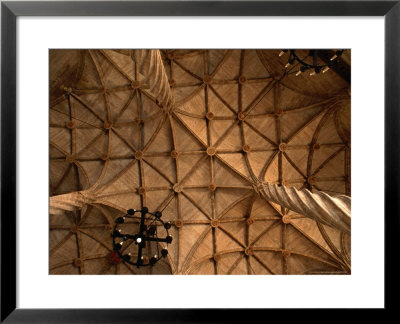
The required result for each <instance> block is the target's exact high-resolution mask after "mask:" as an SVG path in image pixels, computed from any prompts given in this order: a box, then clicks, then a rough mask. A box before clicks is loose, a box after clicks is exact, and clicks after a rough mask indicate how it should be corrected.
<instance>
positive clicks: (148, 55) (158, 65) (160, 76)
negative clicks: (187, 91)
mask: <svg viewBox="0 0 400 324" xmlns="http://www.w3.org/2000/svg"><path fill="white" fill-rule="evenodd" d="M133 59H134V60H135V61H136V63H137V66H138V67H139V71H140V73H141V74H143V75H144V76H145V77H146V79H147V80H148V81H149V84H150V91H151V92H152V93H153V94H154V95H155V96H156V99H157V101H158V102H159V104H160V105H161V106H162V107H164V108H165V109H167V110H171V109H172V107H173V105H174V98H173V95H172V91H171V88H170V85H169V81H168V77H167V74H166V72H165V69H164V64H163V61H162V59H161V53H160V51H159V50H135V51H134V57H133Z"/></svg>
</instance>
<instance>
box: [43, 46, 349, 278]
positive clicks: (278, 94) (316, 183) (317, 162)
mask: <svg viewBox="0 0 400 324" xmlns="http://www.w3.org/2000/svg"><path fill="white" fill-rule="evenodd" d="M300 52H301V51H300ZM278 53H279V51H275V50H161V51H158V50H147V51H146V50H79V51H74V50H70V51H68V50H52V51H50V101H51V103H50V195H51V201H52V202H51V204H50V273H54V274H56V273H63V274H65V273H69V274H78V273H82V274H86V273H98V274H109V273H116V274H125V273H127V274H133V273H139V274H142V273H148V274H150V273H152V274H159V273H163V274H167V273H173V274H322V273H327V274H328V273H329V274H331V273H336V274H345V273H350V236H349V232H347V233H346V231H343V230H339V229H338V228H337V227H335V226H334V224H333V223H330V222H329V221H328V222H324V223H321V222H320V220H317V221H316V220H315V218H313V217H311V216H310V215H308V214H299V213H296V212H294V211H292V210H289V209H287V208H285V207H283V206H282V205H280V204H277V203H276V202H272V201H271V200H268V199H266V197H265V195H263V194H260V191H259V189H258V188H259V184H260V183H262V182H265V183H269V184H271V185H278V186H282V187H287V188H289V187H294V188H297V189H299V190H303V189H307V190H309V191H310V192H323V193H325V194H328V195H329V196H332V197H333V196H339V197H340V196H344V195H345V196H347V197H350V195H351V194H350V185H351V181H350V91H349V84H348V83H347V81H346V80H344V79H342V78H341V77H340V76H339V75H337V74H336V73H335V72H334V71H329V72H327V73H325V74H321V75H318V76H315V77H311V76H309V75H300V76H298V77H296V76H295V75H294V74H293V73H288V74H287V73H284V71H285V69H284V65H285V64H286V62H285V58H283V57H279V56H278ZM346 55H349V54H346ZM346 199H347V198H346ZM140 206H147V207H148V208H149V209H150V210H154V211H155V210H162V211H163V219H164V221H171V222H172V223H173V224H174V226H173V228H172V229H171V234H172V236H173V237H174V241H173V242H172V246H170V248H169V251H170V253H169V257H168V258H167V259H164V261H163V262H161V263H160V264H157V266H155V267H154V268H150V269H145V270H142V269H139V270H138V269H136V268H135V269H134V268H132V267H130V266H129V265H126V264H125V263H117V264H115V263H113V262H112V260H110V252H111V250H112V240H111V230H112V227H113V224H114V219H115V218H116V217H119V216H120V215H121V214H122V213H124V212H125V211H126V209H129V208H140Z"/></svg>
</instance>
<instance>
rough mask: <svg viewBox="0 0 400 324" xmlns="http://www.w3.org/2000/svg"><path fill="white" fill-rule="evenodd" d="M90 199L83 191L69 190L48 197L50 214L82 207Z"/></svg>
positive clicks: (59, 213)
mask: <svg viewBox="0 0 400 324" xmlns="http://www.w3.org/2000/svg"><path fill="white" fill-rule="evenodd" d="M90 202H92V199H91V198H90V197H89V196H87V195H86V194H85V192H83V191H75V192H70V193H67V194H64V195H57V196H52V197H50V215H62V214H63V213H64V212H65V211H74V210H75V209H79V208H83V206H84V205H85V204H87V203H90Z"/></svg>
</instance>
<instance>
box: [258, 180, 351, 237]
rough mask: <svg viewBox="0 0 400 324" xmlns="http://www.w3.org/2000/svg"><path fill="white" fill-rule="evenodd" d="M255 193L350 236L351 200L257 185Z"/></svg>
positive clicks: (269, 185) (270, 185) (281, 187)
mask: <svg viewBox="0 0 400 324" xmlns="http://www.w3.org/2000/svg"><path fill="white" fill-rule="evenodd" d="M257 191H258V192H259V193H260V194H261V196H263V197H264V198H265V199H267V200H270V201H272V202H274V203H276V204H279V205H281V206H283V207H285V208H287V209H290V210H292V211H294V212H297V213H299V214H302V215H304V216H307V217H309V218H312V219H314V220H315V221H317V222H320V223H322V224H326V225H329V226H331V227H334V228H336V229H338V230H340V231H342V232H344V233H347V234H350V223H351V198H350V197H348V196H344V195H343V196H335V197H333V196H330V195H328V194H326V193H324V192H320V191H318V192H311V191H309V190H307V189H302V190H298V189H296V188H293V187H285V186H277V185H272V184H269V183H259V184H258V186H257Z"/></svg>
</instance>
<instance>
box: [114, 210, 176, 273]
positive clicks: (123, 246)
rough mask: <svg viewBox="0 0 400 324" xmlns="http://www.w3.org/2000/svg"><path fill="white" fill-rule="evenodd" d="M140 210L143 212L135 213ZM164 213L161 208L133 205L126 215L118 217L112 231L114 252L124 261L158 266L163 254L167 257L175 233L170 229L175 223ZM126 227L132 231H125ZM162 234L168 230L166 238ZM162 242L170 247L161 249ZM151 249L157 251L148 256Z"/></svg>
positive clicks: (138, 265)
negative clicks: (162, 217) (170, 233)
mask: <svg viewBox="0 0 400 324" xmlns="http://www.w3.org/2000/svg"><path fill="white" fill-rule="evenodd" d="M136 213H140V216H135V214H136ZM161 216H162V213H161V212H160V211H156V212H155V213H151V212H149V210H148V208H147V207H143V208H142V209H140V210H136V209H129V210H127V214H126V215H125V216H121V217H118V218H116V219H115V225H114V231H113V234H112V237H113V250H114V253H117V254H118V256H119V258H121V260H122V261H124V262H127V263H129V264H131V265H134V266H136V267H138V268H140V267H142V266H154V265H155V264H156V263H157V262H158V261H159V260H160V259H161V258H162V257H166V256H167V255H168V248H167V247H168V244H170V243H171V242H172V236H171V235H169V233H168V230H169V229H170V228H171V223H170V222H166V223H164V222H163V221H162V220H161ZM130 219H131V220H132V221H129V220H130ZM123 229H125V230H126V231H127V232H130V233H132V234H128V233H126V234H125V233H123V232H122V230H123ZM161 232H164V233H161ZM161 234H164V237H163V238H161ZM161 242H163V243H166V247H164V248H162V249H161V251H160V245H159V243H161ZM145 252H147V253H145ZM151 253H154V254H153V255H152V256H151V257H150V258H149V257H147V255H149V254H151Z"/></svg>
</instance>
